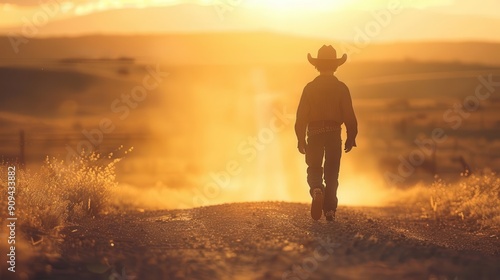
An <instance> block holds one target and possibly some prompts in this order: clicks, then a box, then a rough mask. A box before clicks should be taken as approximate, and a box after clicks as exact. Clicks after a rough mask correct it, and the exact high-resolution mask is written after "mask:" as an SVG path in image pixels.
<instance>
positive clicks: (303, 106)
mask: <svg viewBox="0 0 500 280" xmlns="http://www.w3.org/2000/svg"><path fill="white" fill-rule="evenodd" d="M310 110H311V106H310V104H309V100H308V94H307V86H306V87H305V88H304V90H303V91H302V96H301V98H300V102H299V107H298V109H297V119H296V121H295V134H296V135H297V141H298V145H297V148H298V149H299V152H300V153H301V154H305V153H306V145H307V143H306V129H307V123H308V119H309V112H310Z"/></svg>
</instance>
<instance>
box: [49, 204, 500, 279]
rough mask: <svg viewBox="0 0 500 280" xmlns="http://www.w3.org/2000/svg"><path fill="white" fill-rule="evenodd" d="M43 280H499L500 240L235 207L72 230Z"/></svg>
mask: <svg viewBox="0 0 500 280" xmlns="http://www.w3.org/2000/svg"><path fill="white" fill-rule="evenodd" d="M65 234H66V238H65V241H64V243H63V244H62V248H63V254H62V258H61V259H60V260H59V261H56V262H52V263H51V265H50V269H47V266H45V271H47V272H43V273H39V277H40V279H46V278H43V277H47V279H120V280H124V279H138V280H149V279H202V280H203V279H293V280H298V279H500V240H499V236H498V233H497V234H495V233H494V232H491V231H490V232H477V231H476V232H467V231H465V230H462V229H459V228H455V227H451V226H443V225H442V224H438V223H436V222H434V221H429V220H426V219H422V218H419V214H418V213H414V212H412V211H409V210H404V209H400V208H354V207H340V209H339V210H338V212H337V219H336V221H335V222H333V223H331V222H326V221H325V220H324V219H322V220H320V221H317V222H316V221H313V220H312V219H311V218H310V216H309V206H308V205H306V204H298V203H279V202H262V203H238V204H228V205H219V206H210V207H203V208H197V209H190V210H169V211H154V212H144V213H137V212H135V213H129V214H127V215H125V214H123V215H108V216H105V217H102V218H98V219H94V220H91V221H90V222H89V223H87V224H86V225H85V226H81V227H73V228H68V229H67V230H66V232H65Z"/></svg>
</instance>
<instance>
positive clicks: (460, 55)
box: [0, 32, 500, 65]
mask: <svg viewBox="0 0 500 280" xmlns="http://www.w3.org/2000/svg"><path fill="white" fill-rule="evenodd" d="M323 44H334V45H335V46H336V47H337V48H338V49H339V51H346V50H347V52H350V53H351V54H352V55H351V56H350V61H367V60H377V61H385V60H404V59H413V60H421V61H461V62H465V63H480V64H489V65H500V52H499V51H498V50H499V49H500V43H484V42H463V43H460V42H420V43H411V42H405V43H391V44H373V45H368V46H367V47H366V48H362V47H360V48H358V49H356V50H355V51H354V52H352V50H353V48H352V47H356V45H355V44H348V43H342V44H341V43H338V42H331V41H326V40H320V39H310V38H304V37H297V36H288V35H282V34H275V33H269V32H248V33H235V32H220V33H186V34H166V35H137V36H133V35H123V36H120V35H116V36H108V35H100V36H99V35H95V36H84V37H76V38H68V37H61V38H46V39H30V40H29V42H28V43H26V44H21V45H20V47H19V50H20V51H19V53H17V54H16V53H14V51H13V49H12V46H11V44H10V41H9V38H7V37H0V60H1V61H0V63H2V64H6V63H7V64H11V63H29V62H39V61H40V60H42V61H54V60H60V59H67V58H71V59H75V58H84V59H87V58H91V59H95V58H119V57H130V58H134V59H136V60H138V61H147V62H163V63H169V64H214V63H215V64H241V63H266V64H267V63H283V62H286V63H306V55H307V53H308V52H311V53H313V54H315V53H316V51H317V49H318V48H319V47H320V46H321V45H323ZM349 50H351V51H349Z"/></svg>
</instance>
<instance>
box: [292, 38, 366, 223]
mask: <svg viewBox="0 0 500 280" xmlns="http://www.w3.org/2000/svg"><path fill="white" fill-rule="evenodd" d="M307 59H308V60H309V62H310V63H311V64H312V65H314V66H315V67H316V69H317V70H318V71H319V73H320V75H319V76H318V77H316V78H315V79H314V80H313V81H312V82H310V83H308V84H307V85H306V87H305V88H304V91H303V92H302V97H301V99H300V104H299V107H298V109H297V121H296V123H295V133H296V134H297V139H298V149H299V152H300V153H302V154H305V155H306V163H307V166H308V168H307V183H308V184H309V188H310V190H309V192H310V194H311V196H312V198H313V201H312V205H311V217H312V218H313V219H315V220H319V219H320V218H321V214H322V211H323V212H324V214H325V217H326V220H328V221H333V220H334V218H335V211H336V210H337V204H338V199H337V188H338V184H339V183H338V176H339V168H340V157H341V155H342V140H341V136H340V132H341V125H342V124H343V123H344V124H345V126H346V128H347V140H346V142H345V148H344V150H345V152H346V153H347V152H349V151H350V150H351V149H352V147H356V135H357V134H358V123H357V120H356V115H355V114H354V110H353V107H352V100H351V94H350V93H349V89H348V88H347V86H346V85H345V84H344V83H342V82H341V81H339V80H338V79H337V78H336V77H335V76H334V73H335V71H336V70H337V67H339V66H340V65H342V64H344V63H345V61H346V60H347V55H345V54H344V55H343V56H342V57H341V58H337V52H336V51H335V49H334V48H333V47H332V46H323V47H321V48H320V49H319V51H318V57H317V58H313V57H311V54H308V56H307ZM306 130H307V142H306ZM323 159H324V165H323ZM323 166H324V169H323ZM323 178H324V181H325V184H326V188H325V186H324V185H323Z"/></svg>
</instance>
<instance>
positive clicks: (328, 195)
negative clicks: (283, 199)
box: [306, 129, 342, 212]
mask: <svg viewBox="0 0 500 280" xmlns="http://www.w3.org/2000/svg"><path fill="white" fill-rule="evenodd" d="M341 156H342V139H341V138H340V129H339V130H338V131H329V132H324V133H320V134H315V135H309V136H308V137H307V147H306V163H307V166H308V167H307V183H308V184H309V188H310V190H309V192H310V194H311V196H312V191H313V189H315V188H321V189H322V190H324V203H323V211H325V212H327V211H330V210H334V211H335V210H336V209H337V205H338V199H337V188H338V186H339V181H338V178H339V169H340V157H341ZM323 158H324V162H325V163H324V169H323ZM323 178H324V181H325V184H326V188H325V186H324V185H323Z"/></svg>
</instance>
